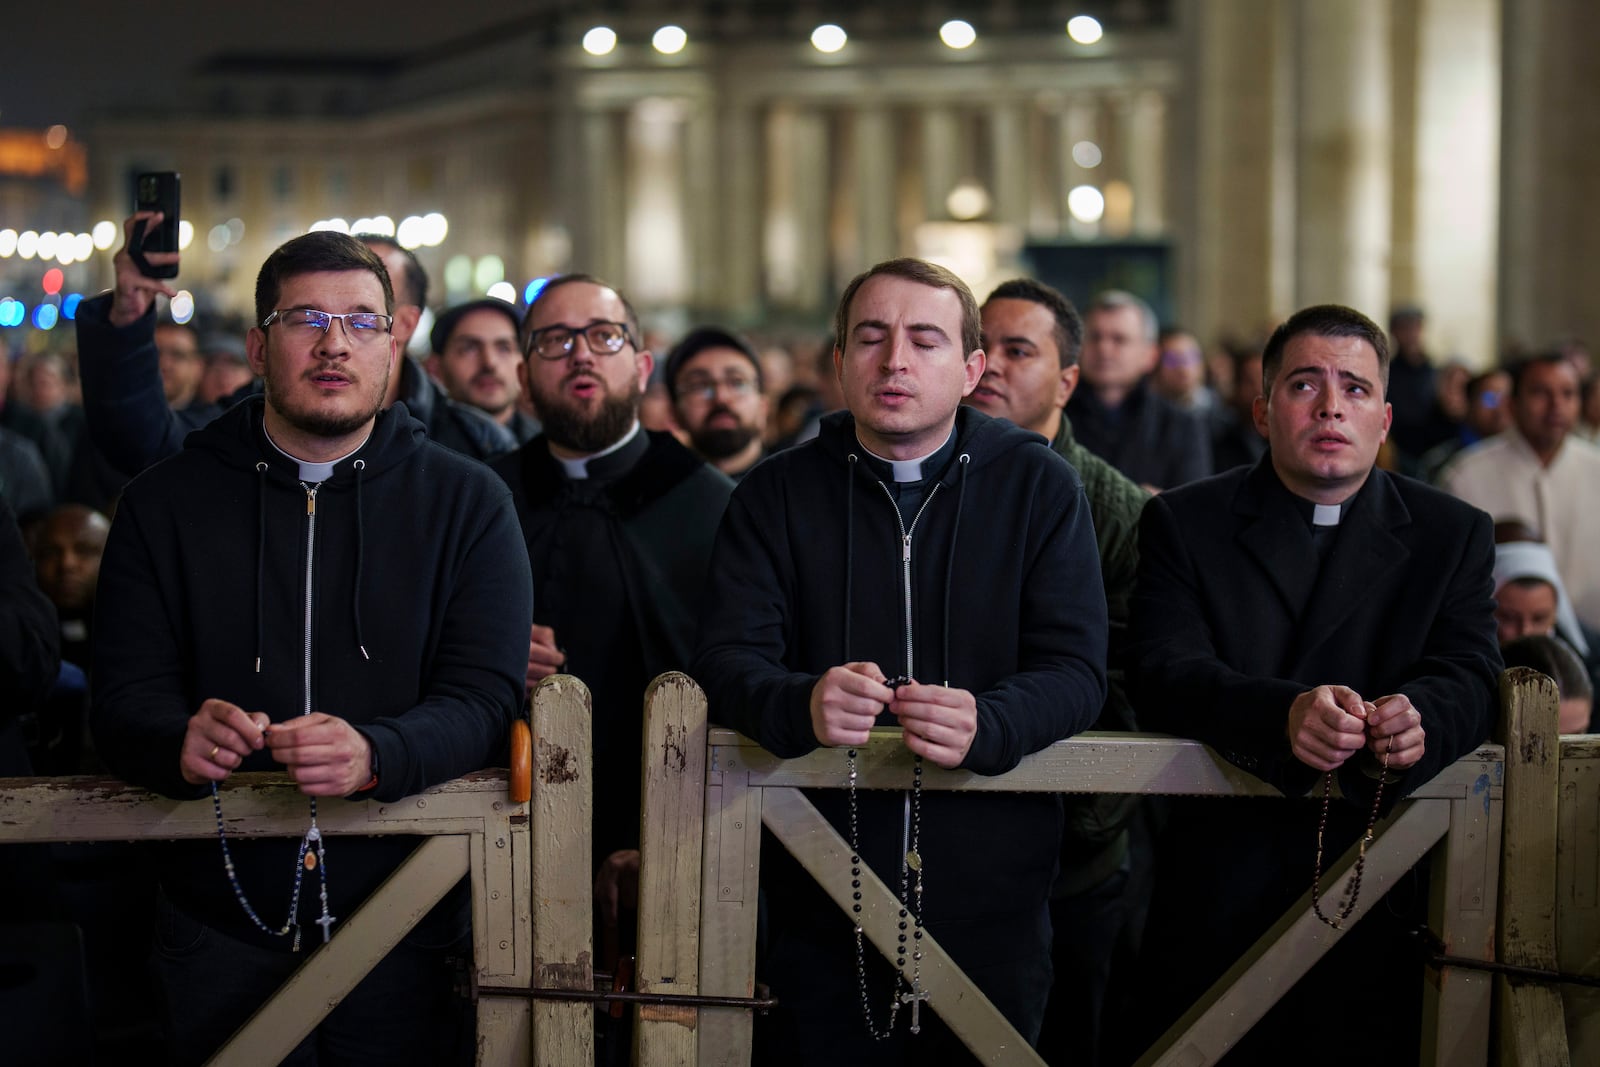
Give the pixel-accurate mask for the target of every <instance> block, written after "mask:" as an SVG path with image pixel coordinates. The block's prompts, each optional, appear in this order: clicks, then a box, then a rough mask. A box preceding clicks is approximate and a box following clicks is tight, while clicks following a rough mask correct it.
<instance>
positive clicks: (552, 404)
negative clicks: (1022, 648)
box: [493, 274, 733, 959]
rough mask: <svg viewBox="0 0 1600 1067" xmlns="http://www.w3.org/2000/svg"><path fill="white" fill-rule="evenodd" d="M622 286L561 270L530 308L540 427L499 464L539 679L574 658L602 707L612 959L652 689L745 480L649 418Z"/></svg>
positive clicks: (527, 381) (532, 393) (605, 889)
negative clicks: (525, 574)
mask: <svg viewBox="0 0 1600 1067" xmlns="http://www.w3.org/2000/svg"><path fill="white" fill-rule="evenodd" d="M640 336H641V335H640V330H639V319H638V316H637V315H635V314H634V311H633V308H632V307H631V306H630V305H629V303H628V301H627V299H626V298H624V297H623V295H622V294H621V293H619V292H617V291H616V290H615V289H613V288H611V287H610V286H609V285H607V284H606V283H604V282H602V281H600V280H599V279H597V278H593V277H590V276H588V275H584V274H568V275H563V276H561V277H557V278H554V279H552V280H551V281H550V282H549V283H548V284H547V285H546V286H545V287H544V289H543V290H542V291H541V292H540V293H539V295H538V296H537V297H536V298H535V299H534V301H533V303H532V304H531V305H530V306H529V307H528V312H527V315H526V316H525V317H524V319H523V324H522V345H523V352H524V354H525V355H524V358H523V361H522V368H521V375H522V384H523V388H525V389H526V390H527V392H528V395H529V397H531V398H532V400H533V404H534V407H535V409H536V410H537V411H538V413H539V418H540V421H541V422H542V423H543V425H544V430H543V432H542V433H541V434H540V435H539V436H538V437H535V438H534V439H533V440H532V441H530V442H528V443H527V444H526V445H524V446H523V447H522V448H521V449H520V450H519V451H517V452H515V453H513V454H511V455H509V456H504V457H502V458H501V459H499V460H496V461H495V463H494V464H493V467H494V469H495V471H496V472H498V473H499V474H500V476H501V477H502V478H504V479H505V480H506V483H507V484H508V485H510V486H511V493H512V499H513V500H514V502H515V503H516V507H517V516H518V518H519V519H520V520H521V521H522V533H523V537H524V539H525V541H526V542H527V549H528V559H529V562H530V563H531V565H532V568H533V597H534V604H535V606H536V611H535V613H534V626H533V628H532V632H531V635H530V640H529V642H528V659H527V684H528V686H529V687H530V688H531V687H532V686H534V685H535V684H537V683H538V681H539V679H541V678H544V677H546V676H547V675H550V674H553V673H555V672H556V671H558V670H559V671H562V672H564V673H567V674H573V675H576V676H577V677H578V678H580V679H582V680H583V682H584V683H585V684H586V685H588V687H589V691H590V693H591V695H592V696H593V708H594V766H595V782H596V789H595V797H594V806H595V819H594V858H595V861H596V866H597V871H596V883H595V893H596V903H597V907H596V919H597V922H598V924H599V925H600V932H601V935H602V936H601V942H602V944H601V952H602V959H603V958H604V956H605V955H607V954H609V952H610V951H614V950H615V944H614V941H613V940H612V939H615V938H617V937H619V936H621V937H626V936H627V934H628V932H629V931H627V929H626V927H625V926H619V912H620V907H621V906H629V905H630V900H629V898H630V896H631V892H632V887H633V885H634V884H635V879H636V875H637V870H638V860H639V854H638V851H637V849H638V846H639V797H640V794H639V760H640V755H641V752H640V744H641V722H640V707H641V698H642V697H643V695H644V691H645V687H646V686H647V685H648V683H649V681H650V679H652V678H654V677H655V676H656V675H657V674H660V673H661V672H663V671H668V670H687V669H688V666H689V658H690V654H691V653H692V651H693V641H694V626H695V618H696V615H697V612H698V610H699V597H700V593H701V590H702V588H703V586H704V584H705V577H706V571H707V568H708V565H709V561H710V557H711V542H712V538H713V537H714V536H715V534H716V528H717V522H718V520H719V519H721V517H722V511H723V508H724V506H725V505H726V503H727V500H728V495H729V493H730V492H731V491H732V488H733V483H732V482H730V481H729V480H728V479H727V478H725V477H724V476H723V475H722V474H720V473H718V472H717V471H716V470H714V469H713V468H711V467H710V466H708V465H707V464H706V463H704V462H703V461H702V460H701V459H700V458H699V457H698V456H696V455H695V454H694V453H692V452H690V451H689V450H688V449H686V448H684V447H683V446H682V445H681V444H679V443H678V441H677V440H676V439H675V438H673V437H672V435H671V434H666V433H657V432H652V431H648V430H645V429H643V428H642V427H641V426H640V424H639V403H640V400H641V399H642V397H643V395H644V388H645V383H646V382H647V381H648V380H649V378H650V371H651V368H652V367H653V365H654V357H653V356H652V355H651V354H650V353H649V352H648V351H646V350H644V349H643V348H641V347H640Z"/></svg>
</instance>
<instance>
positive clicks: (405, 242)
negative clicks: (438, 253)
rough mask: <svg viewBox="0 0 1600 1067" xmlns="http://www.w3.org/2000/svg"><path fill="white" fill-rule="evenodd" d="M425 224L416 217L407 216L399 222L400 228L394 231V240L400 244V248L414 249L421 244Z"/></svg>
mask: <svg viewBox="0 0 1600 1067" xmlns="http://www.w3.org/2000/svg"><path fill="white" fill-rule="evenodd" d="M424 226H425V224H424V223H423V221H422V219H420V218H418V217H417V216H416V215H407V216H406V217H405V218H403V219H401V220H400V228H399V229H398V230H397V231H395V239H396V240H397V241H399V242H400V247H401V248H416V247H417V246H419V245H420V244H422V236H423V228H424Z"/></svg>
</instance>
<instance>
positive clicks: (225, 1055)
mask: <svg viewBox="0 0 1600 1067" xmlns="http://www.w3.org/2000/svg"><path fill="white" fill-rule="evenodd" d="M533 741H534V760H535V762H534V772H535V785H534V791H533V800H532V803H531V804H529V803H518V802H515V801H512V800H510V799H509V798H508V795H507V779H506V775H505V774H504V773H502V772H498V771H484V772H480V773H477V774H472V775H468V776H467V777H465V778H462V779H459V780H457V781H453V782H447V783H445V784H443V785H439V786H436V787H434V788H432V789H429V790H427V791H425V792H423V793H419V794H417V795H416V796H412V797H406V798H405V799H403V800H399V801H395V802H392V803H382V802H379V801H373V800H369V801H365V802H352V803H337V804H323V805H321V806H320V807H319V810H318V819H317V822H318V825H319V827H320V828H321V830H322V832H323V833H324V834H325V835H327V836H328V839H329V843H328V851H329V852H330V853H332V854H333V856H334V860H333V862H335V863H337V856H338V847H339V842H338V839H339V837H341V836H345V835H387V834H409V835H416V836H421V837H425V838H426V840H425V841H424V842H423V843H422V844H421V845H420V846H419V847H418V848H417V850H416V851H415V852H413V853H412V854H411V856H410V857H408V858H407V859H406V861H405V862H404V863H403V864H402V865H401V866H400V867H399V868H398V869H397V870H396V871H395V872H394V873H393V874H392V875H390V877H389V878H388V879H387V880H386V881H385V882H384V883H383V884H382V885H381V886H380V887H379V888H378V889H377V891H376V892H375V893H374V894H373V895H372V896H371V897H370V898H368V900H367V901H366V902H365V903H364V904H363V905H362V906H361V907H360V908H358V909H357V910H356V911H355V912H354V913H353V914H351V915H349V916H341V917H340V918H341V919H343V920H344V921H342V922H340V923H339V925H338V927H337V928H336V931H335V933H334V935H333V940H332V942H331V943H330V944H328V945H325V946H324V945H317V946H315V947H314V949H313V950H312V951H309V952H307V953H306V960H305V962H304V964H302V965H301V967H300V969H299V970H297V971H296V972H295V973H294V974H293V975H292V976H291V977H290V978H289V980H288V981H287V982H285V983H284V985H283V986H282V988H280V989H279V990H278V992H277V993H276V994H274V995H273V997H272V999H271V1000H269V1001H268V1002H267V1003H266V1004H264V1005H262V1006H261V1008H260V1009H259V1010H257V1012H256V1013H255V1014H254V1015H253V1016H251V1018H250V1019H249V1020H248V1021H247V1022H246V1023H245V1024H244V1026H243V1027H242V1028H241V1029H240V1030H239V1031H238V1032H237V1033H236V1034H234V1036H233V1037H232V1038H231V1039H230V1040H229V1041H228V1043H227V1044H226V1045H224V1046H223V1048H221V1049H220V1050H218V1052H217V1054H216V1055H215V1057H214V1058H213V1060H212V1062H215V1063H228V1064H243V1065H248V1064H275V1063H277V1062H278V1061H279V1060H281V1059H282V1058H283V1057H284V1056H285V1055H287V1054H288V1053H289V1052H290V1051H291V1050H292V1049H293V1048H294V1046H295V1045H297V1044H298V1043H299V1042H300V1041H301V1040H302V1039H303V1038H304V1037H305V1036H306V1035H307V1034H309V1033H310V1032H311V1031H312V1030H313V1029H314V1028H315V1027H316V1025H317V1024H318V1023H319V1022H321V1021H322V1019H323V1018H325V1017H326V1015H327V1014H328V1012H329V1011H331V1010H332V1008H333V1006H334V1005H336V1004H338V1003H339V1001H340V999H341V998H343V996H344V995H345V994H346V993H348V992H349V991H350V990H351V989H352V988H354V987H355V985H356V983H358V982H359V981H360V980H361V979H362V977H364V976H365V975H366V974H367V972H368V971H370V970H371V969H372V967H373V966H374V965H376V964H377V963H378V961H379V960H381V959H382V958H383V957H384V955H386V954H387V953H388V951H389V950H390V949H391V948H393V947H394V945H395V944H397V943H398V942H399V941H400V939H401V938H403V937H404V936H405V935H406V934H407V933H408V932H409V931H410V930H411V929H412V927H413V926H415V924H416V923H417V921H418V920H420V919H421V918H422V916H423V915H425V914H426V913H427V912H428V910H429V909H430V908H431V907H433V905H434V904H436V903H437V902H438V901H439V900H440V899H442V898H443V896H444V894H445V893H446V892H448V891H449V890H450V888H451V887H452V886H454V885H455V884H456V883H457V882H458V881H460V880H461V879H462V878H463V877H467V876H470V878H471V887H472V888H471V895H472V929H473V956H474V960H475V964H476V982H477V985H478V986H479V987H489V988H499V989H504V990H510V991H512V992H511V993H510V994H509V995H503V996H494V995H485V996H480V997H479V1001H478V1063H479V1064H484V1065H491V1064H506V1065H513V1064H526V1063H528V1062H530V1060H531V1062H535V1063H540V1064H583V1063H590V1062H592V1061H593V1055H594V1053H593V1030H592V1024H591V1018H592V1014H593V1009H592V1007H591V1006H590V1005H588V1004H583V1003H576V1004H572V1003H557V1002H545V1001H540V1002H538V1005H537V1007H535V1006H534V1002H533V1001H530V1000H529V999H528V998H527V997H525V996H522V995H518V994H517V993H516V992H515V991H517V990H525V989H528V988H529V987H530V986H533V985H546V986H554V987H559V988H572V989H583V990H586V991H588V990H592V988H593V966H592V962H591V955H592V951H591V948H590V939H591V936H592V934H591V914H592V902H591V874H590V871H591V866H590V862H589V840H590V811H591V807H592V805H591V793H592V789H591V784H590V755H589V754H590V731H589V694H588V690H587V689H586V688H584V686H583V684H582V683H581V682H579V681H577V679H575V678H570V677H565V676H556V677H553V678H548V679H546V680H545V681H544V682H543V683H541V685H540V687H539V689H538V690H537V691H536V692H535V695H534V699H533ZM221 793H222V808H223V815H224V818H225V820H226V827H227V831H228V833H229V835H231V836H237V837H283V836H298V835H299V834H301V833H303V832H304V831H305V823H306V800H305V796H304V795H303V794H302V793H301V792H300V791H299V789H298V788H296V786H295V784H294V783H293V782H292V781H290V780H289V779H288V778H287V777H286V776H284V775H280V774H238V775H234V776H233V777H232V778H230V779H229V780H228V781H227V782H226V783H225V784H224V785H223V786H222V790H221ZM216 833H217V827H216V820H215V817H214V814H213V811H212V806H211V804H210V802H209V800H208V799H202V800H191V801H176V800H169V799H167V798H165V797H160V796H156V795H155V794H152V793H149V792H146V791H145V790H142V789H137V788H134V787H132V786H128V785H126V784H124V783H122V782H119V781H116V780H114V779H109V778H85V777H79V778H14V779H0V843H5V844H10V843H20V842H30V841H31V842H52V841H158V840H178V839H191V838H207V839H214V838H215V837H216ZM217 862H218V863H219V864H220V863H221V862H222V861H221V857H220V855H219V857H218V861H217Z"/></svg>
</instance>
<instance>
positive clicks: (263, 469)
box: [256, 460, 267, 674]
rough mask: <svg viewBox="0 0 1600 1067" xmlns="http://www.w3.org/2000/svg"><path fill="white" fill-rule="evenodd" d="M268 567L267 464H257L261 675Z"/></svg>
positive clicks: (258, 657)
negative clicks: (264, 598)
mask: <svg viewBox="0 0 1600 1067" xmlns="http://www.w3.org/2000/svg"><path fill="white" fill-rule="evenodd" d="M266 566H267V463H266V460H260V461H258V462H257V463H256V673H257V674H260V673H261V620H262V617H263V614H262V611H263V605H262V597H263V596H264V595H265V591H266V578H265V575H264V572H265V569H266Z"/></svg>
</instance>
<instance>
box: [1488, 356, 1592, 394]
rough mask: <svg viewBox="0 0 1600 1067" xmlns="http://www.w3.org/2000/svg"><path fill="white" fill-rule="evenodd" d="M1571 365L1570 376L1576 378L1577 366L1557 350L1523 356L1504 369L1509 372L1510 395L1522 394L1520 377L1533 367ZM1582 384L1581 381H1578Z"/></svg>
mask: <svg viewBox="0 0 1600 1067" xmlns="http://www.w3.org/2000/svg"><path fill="white" fill-rule="evenodd" d="M1557 366H1560V367H1572V376H1573V377H1574V378H1578V377H1579V375H1578V368H1577V367H1575V366H1573V363H1572V360H1570V359H1568V358H1567V357H1566V356H1564V355H1562V354H1561V353H1560V352H1558V351H1554V350H1552V351H1549V352H1537V353H1535V354H1533V355H1531V356H1523V357H1522V358H1521V359H1519V360H1517V361H1516V362H1515V363H1513V364H1511V366H1509V367H1507V368H1506V369H1507V370H1509V371H1510V372H1511V395H1512V396H1513V397H1518V396H1521V395H1522V379H1523V377H1524V376H1525V375H1526V374H1527V373H1528V371H1529V370H1530V369H1531V368H1533V367H1557ZM1579 384H1580V385H1581V384H1582V383H1581V381H1580V383H1579Z"/></svg>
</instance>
